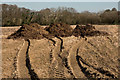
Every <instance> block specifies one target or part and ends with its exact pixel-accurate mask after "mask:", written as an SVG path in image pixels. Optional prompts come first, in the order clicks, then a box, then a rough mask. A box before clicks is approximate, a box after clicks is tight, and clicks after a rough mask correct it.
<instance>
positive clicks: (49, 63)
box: [2, 25, 119, 80]
mask: <svg viewBox="0 0 120 80" xmlns="http://www.w3.org/2000/svg"><path fill="white" fill-rule="evenodd" d="M94 26H95V30H99V31H104V32H107V33H108V34H109V35H106V36H101V35H99V36H90V37H88V36H86V38H87V40H85V39H84V38H80V37H75V36H69V37H61V36H58V37H55V38H52V39H46V38H43V39H40V40H38V39H28V40H26V41H25V44H23V43H24V40H22V39H20V40H19V39H17V40H13V39H3V40H2V61H3V65H2V69H3V73H2V74H3V76H2V77H3V78H17V77H19V76H20V74H21V73H25V74H27V75H28V78H29V77H30V78H31V79H38V80H39V79H40V78H82V79H83V78H85V79H90V78H92V79H93V78H110V79H114V78H118V75H119V71H118V69H119V65H118V63H119V62H118V59H119V56H118V47H119V46H118V26H117V25H94ZM6 31H7V30H6ZM13 32H14V31H13ZM6 35H9V34H6ZM3 36H4V35H3ZM53 42H55V44H54V43H53ZM23 47H25V48H23ZM21 53H23V54H25V55H21V56H20V57H21V58H19V59H24V60H25V61H24V60H22V61H23V63H22V61H21V60H18V56H19V55H20V54H21ZM20 61H21V62H20ZM25 64H26V65H25ZM16 65H17V66H16ZM18 66H19V67H18ZM20 66H21V67H20ZM22 67H23V68H24V70H23V72H20V71H19V70H20V68H22ZM25 68H26V69H25ZM27 71H28V72H27ZM27 75H26V76H25V75H23V77H27ZM23 77H19V78H23Z"/></svg>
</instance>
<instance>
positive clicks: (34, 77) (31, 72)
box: [26, 39, 39, 80]
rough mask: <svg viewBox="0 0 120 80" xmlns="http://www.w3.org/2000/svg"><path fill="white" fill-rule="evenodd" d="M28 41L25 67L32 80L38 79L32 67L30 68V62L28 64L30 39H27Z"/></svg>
mask: <svg viewBox="0 0 120 80" xmlns="http://www.w3.org/2000/svg"><path fill="white" fill-rule="evenodd" d="M27 42H28V47H27V51H26V67H27V69H28V71H29V74H30V77H31V79H32V80H39V78H38V75H37V74H36V73H35V72H34V70H33V69H31V64H30V57H29V54H28V52H29V47H30V40H29V39H27Z"/></svg>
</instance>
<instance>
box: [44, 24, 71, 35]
mask: <svg viewBox="0 0 120 80" xmlns="http://www.w3.org/2000/svg"><path fill="white" fill-rule="evenodd" d="M45 30H46V31H48V32H49V33H50V34H52V35H54V36H59V37H68V36H71V35H72V32H73V29H72V28H71V27H70V25H68V24H64V23H58V24H51V25H50V26H49V27H46V28H45Z"/></svg>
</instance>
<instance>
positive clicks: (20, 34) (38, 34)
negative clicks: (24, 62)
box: [7, 23, 48, 39]
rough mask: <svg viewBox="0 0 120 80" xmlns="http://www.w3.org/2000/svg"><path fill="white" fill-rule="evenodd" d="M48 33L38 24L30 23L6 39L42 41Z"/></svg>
mask: <svg viewBox="0 0 120 80" xmlns="http://www.w3.org/2000/svg"><path fill="white" fill-rule="evenodd" d="M47 35H48V32H47V31H45V30H44V28H42V27H41V26H40V25H39V24H37V23H32V24H30V25H27V24H24V25H23V26H22V27H21V28H20V29H19V30H18V31H16V32H15V33H13V34H11V35H10V36H8V37H7V38H8V39H18V38H21V39H42V38H43V37H44V36H47Z"/></svg>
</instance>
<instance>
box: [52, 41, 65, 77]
mask: <svg viewBox="0 0 120 80" xmlns="http://www.w3.org/2000/svg"><path fill="white" fill-rule="evenodd" d="M60 53H61V41H60V40H58V41H56V44H55V46H54V49H53V50H52V58H53V59H52V62H51V68H53V70H52V74H50V76H51V77H54V78H56V77H57V78H65V76H64V69H63V68H62V67H63V65H62V60H61V58H60Z"/></svg>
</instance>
